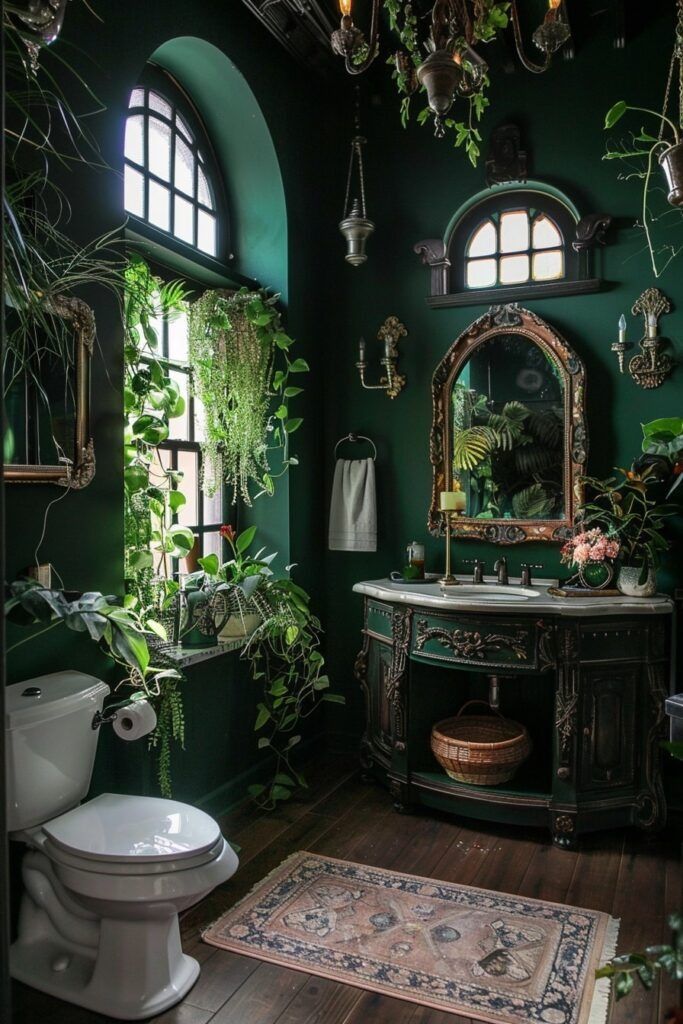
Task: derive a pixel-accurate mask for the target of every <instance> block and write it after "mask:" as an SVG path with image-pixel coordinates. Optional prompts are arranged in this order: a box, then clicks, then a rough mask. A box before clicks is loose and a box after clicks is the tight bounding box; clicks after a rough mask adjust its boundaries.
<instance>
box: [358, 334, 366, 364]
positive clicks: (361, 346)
mask: <svg viewBox="0 0 683 1024" xmlns="http://www.w3.org/2000/svg"><path fill="white" fill-rule="evenodd" d="M358 361H359V362H361V363H364V362H365V338H361V339H360V341H359V342H358Z"/></svg>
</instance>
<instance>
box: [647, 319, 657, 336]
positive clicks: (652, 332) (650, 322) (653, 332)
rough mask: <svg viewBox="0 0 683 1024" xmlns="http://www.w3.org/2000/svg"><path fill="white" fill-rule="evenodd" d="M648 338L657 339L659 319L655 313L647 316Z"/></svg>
mask: <svg viewBox="0 0 683 1024" xmlns="http://www.w3.org/2000/svg"><path fill="white" fill-rule="evenodd" d="M647 336H648V338H656V337H657V317H656V316H655V315H654V313H648V314H647Z"/></svg>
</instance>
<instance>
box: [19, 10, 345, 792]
mask: <svg viewBox="0 0 683 1024" xmlns="http://www.w3.org/2000/svg"><path fill="white" fill-rule="evenodd" d="M98 14H99V15H100V16H101V17H102V19H103V20H102V22H101V23H100V22H99V21H97V20H96V19H95V18H94V17H92V16H91V15H90V14H88V12H87V10H86V5H80V4H79V5H76V4H74V5H70V7H69V11H68V12H67V17H66V19H65V26H64V31H63V35H62V37H61V38H60V40H59V43H58V44H57V45H58V46H61V47H62V52H64V53H65V55H67V56H68V58H69V59H70V60H72V61H75V62H76V63H78V64H79V65H81V70H82V73H83V75H84V77H85V78H86V79H87V81H88V83H89V84H90V85H91V86H92V88H93V90H94V92H95V93H96V94H97V96H98V97H99V98H100V99H101V100H102V102H103V103H104V105H105V106H106V111H105V112H104V113H103V114H101V115H99V116H98V117H97V118H95V119H93V121H92V128H93V130H94V131H95V132H96V134H97V137H98V140H99V141H100V145H101V147H102V151H103V155H104V157H105V159H106V160H107V161H108V163H109V164H110V165H111V167H112V168H114V169H115V171H116V173H114V172H110V173H104V172H103V173H98V172H93V171H84V170H79V171H73V172H71V173H69V174H67V175H65V176H63V177H64V181H63V187H64V190H65V192H66V193H67V195H68V197H69V200H70V201H71V204H72V209H73V214H72V218H71V222H70V225H69V231H70V232H71V233H72V234H73V235H74V237H76V238H79V239H81V240H86V239H87V238H89V237H92V236H93V235H94V234H95V233H99V232H104V231H108V230H111V229H114V228H116V227H118V226H120V225H122V223H123V219H124V214H123V210H122V177H121V174H120V171H121V168H122V151H123V129H124V118H125V110H126V107H127V103H128V96H129V93H130V90H131V88H132V87H133V86H134V85H135V83H136V81H137V78H138V76H139V74H140V72H141V70H142V68H143V67H144V64H145V62H146V60H147V59H148V58H149V57H151V56H152V55H153V54H154V55H155V59H156V60H157V61H158V62H159V63H161V64H162V65H164V66H166V67H168V69H169V70H171V71H172V72H173V73H174V74H175V75H176V77H177V78H178V79H179V81H180V82H181V84H183V86H184V87H185V88H186V89H187V91H188V92H189V93H190V94H191V95H192V98H193V99H194V101H195V102H196V104H197V106H198V108H199V110H200V112H201V113H202V115H203V116H204V118H205V121H206V123H207V127H208V129H209V131H210V132H211V134H212V136H213V138H214V141H215V144H216V149H217V153H218V156H219V159H221V160H222V161H223V162H224V164H225V171H226V177H227V188H228V195H229V201H230V204H231V207H232V213H233V237H234V251H235V255H236V259H235V261H234V264H233V266H234V269H235V270H236V271H237V272H239V273H240V274H242V275H245V276H247V277H250V278H257V279H258V280H259V281H260V283H261V284H263V285H266V286H269V287H271V288H272V289H274V290H277V291H279V292H281V293H282V295H283V303H284V305H285V308H286V316H287V326H288V329H289V331H290V333H291V334H292V335H293V336H294V337H295V338H297V340H298V342H299V344H298V346H297V349H298V351H297V354H298V355H302V356H304V357H305V358H306V359H308V361H309V363H310V364H311V368H312V372H311V374H310V375H309V377H308V379H307V381H306V393H305V395H303V396H300V397H299V398H297V399H296V402H295V405H294V406H293V411H294V409H295V414H296V415H302V416H304V417H305V421H306V429H305V431H304V430H303V429H302V430H301V431H300V432H299V434H298V435H297V437H296V442H295V445H294V448H295V450H296V452H297V454H299V456H300V459H301V465H300V466H299V467H298V468H297V470H296V480H294V478H292V483H291V485H290V481H289V480H285V481H284V482H282V483H281V486H280V487H279V488H278V490H277V493H276V496H275V498H273V499H267V498H265V499H261V501H259V502H258V503H257V505H256V506H255V509H254V511H253V512H250V513H249V515H246V514H243V513H240V515H241V516H243V518H242V524H244V523H245V522H247V521H251V520H253V521H257V522H258V524H259V527H260V535H259V539H260V540H261V541H262V543H264V544H267V545H268V546H269V547H270V548H271V549H277V550H278V551H279V552H280V556H281V561H282V564H286V563H288V562H289V561H297V562H300V563H302V564H301V567H300V569H298V570H297V578H298V579H300V580H301V582H302V583H303V584H304V585H305V586H309V587H311V589H312V591H313V592H314V594H315V591H316V588H318V592H317V597H318V606H319V604H320V601H321V597H320V594H321V590H320V575H319V573H317V572H316V571H315V567H316V566H319V565H320V562H321V559H322V529H321V522H322V515H321V510H322V495H321V486H320V483H319V466H320V462H319V447H318V446H319V444H320V437H321V434H322V419H321V418H322V389H321V380H322V354H323V350H322V348H321V346H320V339H321V337H322V336H323V334H324V332H323V331H322V330H321V320H320V316H321V308H322V301H323V299H322V296H323V294H324V290H325V288H326V287H327V281H326V278H325V275H324V262H323V260H322V259H321V253H322V250H321V244H322V243H321V240H320V233H321V226H322V227H323V228H324V225H325V224H326V223H327V222H328V221H329V220H330V218H331V217H332V216H334V215H336V210H335V211H334V214H332V213H331V212H330V210H331V202H332V201H333V200H336V198H337V197H336V195H335V196H334V197H332V195H331V187H330V185H329V182H330V181H331V175H330V168H329V162H330V159H331V153H330V152H329V151H327V150H326V151H325V152H323V153H321V152H320V145H319V140H318V137H317V129H316V126H317V125H319V124H321V123H322V122H323V119H325V120H326V122H327V125H328V127H329V126H330V125H331V124H332V123H333V121H334V110H335V107H336V104H335V103H334V102H332V101H331V100H330V97H329V95H328V93H327V92H325V91H322V92H321V89H320V87H318V90H317V95H316V96H314V97H311V95H310V94H309V91H308V86H307V80H306V77H305V75H304V73H303V72H302V71H300V70H299V69H298V68H297V67H295V66H294V64H293V63H292V61H291V60H290V59H289V58H288V56H287V55H286V54H285V52H284V51H283V50H282V49H281V48H280V47H279V46H278V45H277V43H276V42H275V41H274V40H273V39H272V37H271V36H270V35H269V34H268V33H267V32H266V31H265V30H264V29H263V28H262V27H261V26H260V25H259V23H258V22H257V20H256V19H255V18H253V17H252V16H251V15H250V14H249V13H248V12H247V10H246V9H245V7H244V6H243V4H242V3H241V2H239V0H231V2H230V3H227V4H226V3H224V2H222V0H204V2H202V3H201V4H197V3H194V4H187V3H185V2H184V0H171V2H167V0H165V2H164V3H162V2H161V0H159V2H148V3H145V4H130V3H123V4H122V3H117V2H113V0H109V2H106V3H101V4H99V5H98ZM169 41H170V42H169ZM201 41H204V42H203V43H202V42H201ZM209 44H210V45H209ZM233 65H234V66H233ZM242 76H243V77H242ZM328 107H329V109H328ZM259 108H260V109H259ZM330 111H332V113H330ZM303 112H305V114H304V113H303ZM268 131H269V132H270V135H271V136H272V141H270V140H269V139H268V137H267V132H268ZM278 163H279V170H278V167H277V164H278ZM231 172H234V173H233V175H232V177H231ZM84 297H86V298H87V299H88V300H89V301H90V302H91V303H92V305H93V307H94V309H95V312H96V318H97V324H98V338H99V347H100V353H99V356H98V357H97V358H96V359H95V361H94V368H93V385H92V394H93V408H94V423H93V430H94V437H95V448H96V455H97V464H98V469H97V475H96V477H95V480H94V481H93V483H92V484H91V485H90V486H89V487H88V488H87V489H85V490H84V491H82V492H80V493H77V492H72V493H69V494H68V495H67V496H66V497H64V498H63V500H62V501H60V502H59V504H57V505H55V506H54V507H53V508H52V509H51V511H50V514H49V519H48V528H47V533H46V538H45V543H44V544H43V546H42V548H41V560H42V561H51V562H52V563H53V564H54V565H55V566H56V567H57V569H58V570H59V572H60V574H61V576H62V577H63V579H64V582H65V585H66V586H67V587H68V588H72V589H75V590H81V591H83V590H101V591H103V592H105V593H121V591H122V577H123V559H122V548H123V522H122V518H123V517H122V509H123V482H122V462H121V434H122V409H121V380H122V331H121V325H120V317H119V315H118V312H117V309H116V306H115V304H114V303H112V302H111V301H109V300H107V299H106V297H104V296H102V295H101V294H97V293H95V292H93V293H92V294H91V295H88V296H84ZM316 493H318V494H319V495H320V497H319V498H318V499H317V500H316V499H315V498H312V497H311V496H312V495H315V494H316ZM6 494H7V554H8V559H7V562H8V564H7V577H8V578H9V579H12V578H14V577H15V576H16V575H17V574H18V573H20V572H21V571H22V570H24V569H25V567H26V566H27V565H29V564H30V563H31V562H32V561H33V551H34V548H35V546H36V543H37V539H38V537H39V535H40V532H41V529H42V522H43V516H44V514H45V510H46V507H47V504H48V502H50V501H51V500H52V499H54V498H55V497H59V496H60V495H61V494H62V492H61V491H58V490H57V489H56V488H48V487H42V486H39V487H18V486H13V487H8V488H7V491H6ZM247 511H248V510H247ZM62 629H63V627H60V628H59V629H58V630H57V631H55V632H54V633H53V634H51V635H50V634H48V635H47V636H46V637H45V638H41V639H37V640H36V641H35V642H32V643H26V644H23V645H22V646H21V647H20V648H18V649H17V650H16V651H15V652H11V653H10V654H9V656H8V670H9V682H14V681H16V680H20V679H25V678H28V677H30V676H33V675H37V674H40V673H44V672H50V671H55V670H58V669H63V668H68V667H73V668H77V669H81V670H85V671H92V672H95V673H97V674H99V675H101V676H102V677H103V678H106V679H107V680H108V681H109V682H110V683H112V684H115V683H116V682H117V681H118V677H117V674H116V672H115V671H112V669H111V666H110V664H109V663H108V662H107V660H106V659H105V658H104V657H101V656H100V655H99V654H98V652H97V651H96V650H95V649H94V647H93V646H92V645H91V644H90V643H89V641H87V640H86V639H84V638H83V637H81V636H74V635H73V634H66V633H63V632H62ZM25 636H26V633H25V632H24V631H22V630H18V629H16V628H14V629H12V634H11V636H10V642H14V641H15V640H21V639H24V637H25ZM187 675H188V682H187V686H186V690H185V694H186V701H185V707H186V719H187V726H186V728H187V744H186V751H185V752H184V753H178V754H177V756H176V757H175V758H174V776H175V780H176V785H175V793H176V795H177V796H178V797H179V798H181V799H188V800H194V801H200V800H202V799H203V798H205V797H207V795H208V794H211V793H213V792H214V791H215V790H217V789H220V787H222V786H224V784H226V783H233V782H234V780H235V779H237V778H238V777H241V776H242V774H243V773H245V772H247V771H249V770H250V769H251V768H252V767H253V766H254V765H255V763H256V760H257V758H256V751H255V742H254V740H253V734H252V723H253V717H254V707H255V702H256V699H257V692H256V690H255V684H253V683H251V682H250V681H249V679H248V677H247V670H246V667H245V666H244V665H240V664H239V661H238V658H237V655H229V656H226V657H222V658H219V659H217V660H215V661H213V662H210V663H207V664H205V665H202V666H199V667H197V668H193V669H190V670H189V671H188V674H187ZM154 785H155V784H154V776H153V766H152V765H151V760H150V755H149V753H148V751H147V748H146V744H145V743H144V741H142V742H139V743H136V744H123V743H121V742H119V741H116V740H114V739H113V737H112V736H111V733H110V731H105V730H103V732H102V736H101V741H100V747H99V750H98V758H97V763H96V769H95V780H94V789H95V790H104V789H116V790H128V791H131V792H138V793H144V792H148V791H154ZM229 795H231V796H233V797H234V796H235V795H236V792H235V790H234V788H233V789H231V790H230V791H229ZM224 796H225V793H224ZM217 799H218V798H217ZM214 806H217V805H216V804H215V803H214Z"/></svg>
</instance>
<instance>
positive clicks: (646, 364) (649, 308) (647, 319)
mask: <svg viewBox="0 0 683 1024" xmlns="http://www.w3.org/2000/svg"><path fill="white" fill-rule="evenodd" d="M670 310H671V304H670V302H669V300H668V299H667V298H666V296H665V295H663V294H662V293H661V292H660V291H659V289H658V288H648V289H647V290H646V291H644V292H643V294H642V295H641V296H640V298H639V299H638V300H637V301H636V302H634V303H633V306H632V308H631V313H632V314H633V316H638V315H639V314H640V315H641V316H642V317H643V321H644V324H645V333H644V335H643V337H642V338H641V339H640V341H639V342H638V344H639V346H640V349H641V351H640V352H639V353H638V354H637V355H635V356H633V357H632V358H631V359H630V360H629V363H628V372H629V373H630V374H631V377H632V378H633V380H634V381H635V382H636V384H638V385H640V387H641V388H647V389H648V390H650V389H652V388H658V387H659V386H660V384H663V383H664V381H665V380H666V378H667V377H668V376H669V374H670V373H671V371H672V370H673V368H674V361H673V359H672V358H671V356H669V355H667V354H666V353H665V352H661V351H660V349H661V347H662V339H661V338H660V336H659V318H660V317H661V316H662V314H663V313H668V312H670ZM631 347H632V346H631V343H630V342H628V341H626V317H625V316H624V314H623V313H622V314H621V316H620V317H619V340H618V341H614V342H612V352H616V355H617V358H618V360H619V372H620V373H624V353H625V352H626V351H627V349H629V348H631Z"/></svg>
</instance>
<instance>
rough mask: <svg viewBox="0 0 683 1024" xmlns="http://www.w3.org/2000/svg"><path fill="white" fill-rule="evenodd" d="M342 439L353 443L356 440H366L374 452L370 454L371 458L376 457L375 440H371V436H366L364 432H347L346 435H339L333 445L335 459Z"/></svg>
mask: <svg viewBox="0 0 683 1024" xmlns="http://www.w3.org/2000/svg"><path fill="white" fill-rule="evenodd" d="M344 441H351V442H352V443H353V444H355V443H356V442H357V441H367V442H368V444H371V445H372V450H373V453H374V454H373V456H372V458H373V460H374V459H376V458H377V448H376V446H375V442H374V441H373V440H372V438H371V437H366V436H365V434H347V435H346V437H340V438H339V440H338V441H337V443H336V445H335V446H334V457H335V459H336V458H337V451H338V450H339V445H340V444H343V443H344Z"/></svg>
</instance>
